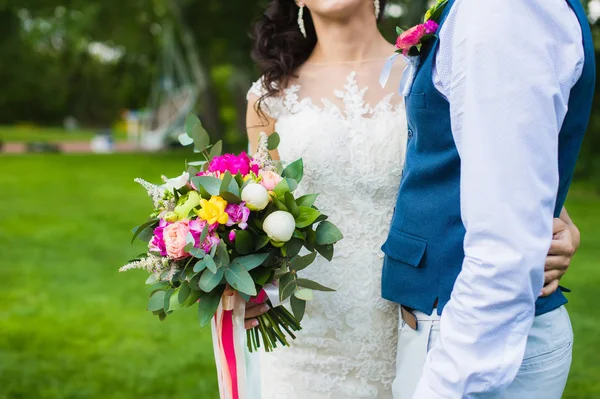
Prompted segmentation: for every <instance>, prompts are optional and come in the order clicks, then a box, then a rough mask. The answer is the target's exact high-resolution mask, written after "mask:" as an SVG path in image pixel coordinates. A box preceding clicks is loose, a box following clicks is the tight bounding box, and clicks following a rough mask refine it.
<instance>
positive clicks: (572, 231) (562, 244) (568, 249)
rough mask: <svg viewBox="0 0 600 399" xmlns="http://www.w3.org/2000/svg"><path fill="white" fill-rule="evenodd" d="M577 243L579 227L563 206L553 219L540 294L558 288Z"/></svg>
mask: <svg viewBox="0 0 600 399" xmlns="http://www.w3.org/2000/svg"><path fill="white" fill-rule="evenodd" d="M579 244H580V233H579V229H578V228H577V226H576V225H575V223H573V220H571V217H570V216H569V213H568V212H567V209H566V208H564V207H563V209H562V212H561V214H560V219H554V228H553V238H552V246H551V247H550V252H549V253H548V257H547V258H546V268H545V273H544V280H545V281H544V283H545V286H544V288H543V289H542V296H548V295H550V294H552V293H553V292H554V291H556V290H557V289H558V285H559V283H560V279H561V278H563V276H564V275H565V274H566V273H567V271H568V270H569V266H570V265H571V260H572V259H573V256H574V255H575V252H577V248H579Z"/></svg>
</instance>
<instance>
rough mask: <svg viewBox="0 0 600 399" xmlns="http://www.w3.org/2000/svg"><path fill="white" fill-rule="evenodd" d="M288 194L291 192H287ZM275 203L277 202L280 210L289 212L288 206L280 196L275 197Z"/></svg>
mask: <svg viewBox="0 0 600 399" xmlns="http://www.w3.org/2000/svg"><path fill="white" fill-rule="evenodd" d="M286 194H290V193H286ZM290 195H291V194H290ZM273 203H274V204H275V206H276V207H277V209H278V210H280V211H285V212H289V210H288V208H287V206H285V204H284V203H283V202H282V201H280V200H279V198H277V197H275V198H273Z"/></svg>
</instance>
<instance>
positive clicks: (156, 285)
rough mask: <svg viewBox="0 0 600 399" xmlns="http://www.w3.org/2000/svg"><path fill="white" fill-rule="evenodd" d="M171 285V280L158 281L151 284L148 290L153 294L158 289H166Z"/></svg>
mask: <svg viewBox="0 0 600 399" xmlns="http://www.w3.org/2000/svg"><path fill="white" fill-rule="evenodd" d="M170 286H171V284H169V282H167V281H159V282H157V283H154V284H152V285H149V286H148V287H147V288H146V291H147V292H148V293H149V294H150V296H152V295H154V293H155V292H156V291H166V290H167V289H168V288H169V287H170Z"/></svg>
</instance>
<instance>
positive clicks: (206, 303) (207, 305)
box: [198, 286, 225, 327]
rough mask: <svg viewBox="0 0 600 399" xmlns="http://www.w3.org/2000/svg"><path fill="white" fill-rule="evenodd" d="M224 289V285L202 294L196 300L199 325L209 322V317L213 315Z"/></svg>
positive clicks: (202, 325)
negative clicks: (198, 300) (197, 300)
mask: <svg viewBox="0 0 600 399" xmlns="http://www.w3.org/2000/svg"><path fill="white" fill-rule="evenodd" d="M224 291H225V286H221V287H219V288H217V289H216V290H214V291H212V292H210V293H208V294H207V295H203V296H202V297H201V298H200V302H198V315H199V316H200V327H204V326H205V325H207V324H208V323H210V321H211V319H212V318H213V316H214V315H215V312H216V311H217V308H218V307H219V303H220V302H221V296H223V292H224Z"/></svg>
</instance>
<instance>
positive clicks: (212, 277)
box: [198, 269, 224, 292]
mask: <svg viewBox="0 0 600 399" xmlns="http://www.w3.org/2000/svg"><path fill="white" fill-rule="evenodd" d="M223 275H224V271H223V269H217V272H216V273H213V272H212V271H210V270H208V269H207V270H205V271H204V273H202V277H200V281H199V282H198V286H199V287H200V289H201V290H202V291H204V292H211V291H212V290H214V289H215V288H216V287H217V286H218V285H219V284H220V283H221V280H223Z"/></svg>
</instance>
